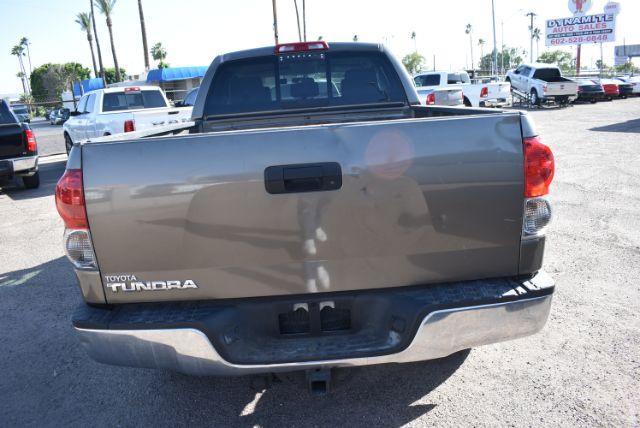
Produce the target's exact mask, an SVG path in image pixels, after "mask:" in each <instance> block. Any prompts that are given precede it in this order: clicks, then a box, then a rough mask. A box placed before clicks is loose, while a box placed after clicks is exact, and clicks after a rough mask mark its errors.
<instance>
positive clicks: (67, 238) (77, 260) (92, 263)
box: [64, 229, 97, 269]
mask: <svg viewBox="0 0 640 428" xmlns="http://www.w3.org/2000/svg"><path fill="white" fill-rule="evenodd" d="M64 251H65V253H66V254H67V257H68V258H69V260H70V261H71V263H73V265H74V266H75V267H77V268H80V269H96V268H97V265H96V257H95V254H94V252H93V245H92V244H91V235H90V234H89V231H88V230H86V229H65V231H64Z"/></svg>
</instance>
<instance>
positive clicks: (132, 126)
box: [124, 120, 136, 132]
mask: <svg viewBox="0 0 640 428" xmlns="http://www.w3.org/2000/svg"><path fill="white" fill-rule="evenodd" d="M135 130H136V123H135V122H134V121H133V120H125V121H124V132H133V131H135Z"/></svg>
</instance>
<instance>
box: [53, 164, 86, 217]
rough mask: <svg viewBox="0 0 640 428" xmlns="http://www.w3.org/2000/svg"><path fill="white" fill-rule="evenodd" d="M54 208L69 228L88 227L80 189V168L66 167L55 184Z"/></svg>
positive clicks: (82, 194)
mask: <svg viewBox="0 0 640 428" xmlns="http://www.w3.org/2000/svg"><path fill="white" fill-rule="evenodd" d="M56 208H57V209H58V213H59V214H60V217H62V220H64V224H65V225H66V226H67V227H68V228H70V229H88V228H89V223H88V222H87V211H86V210H85V203H84V193H83V190H82V170H81V169H68V170H66V171H65V172H64V174H63V175H62V177H60V180H58V185H57V186H56Z"/></svg>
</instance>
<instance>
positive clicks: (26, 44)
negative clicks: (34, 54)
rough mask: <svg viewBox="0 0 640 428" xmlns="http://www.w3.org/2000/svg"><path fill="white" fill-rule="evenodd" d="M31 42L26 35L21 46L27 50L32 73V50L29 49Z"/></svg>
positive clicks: (21, 41) (21, 40)
mask: <svg viewBox="0 0 640 428" xmlns="http://www.w3.org/2000/svg"><path fill="white" fill-rule="evenodd" d="M30 44H31V42H29V39H27V38H26V37H23V38H21V39H20V46H23V47H24V48H25V49H26V50H27V58H28V59H29V73H31V52H30V51H29V45H30ZM25 71H26V70H25Z"/></svg>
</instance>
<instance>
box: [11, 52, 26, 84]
mask: <svg viewBox="0 0 640 428" xmlns="http://www.w3.org/2000/svg"><path fill="white" fill-rule="evenodd" d="M11 55H15V56H17V57H18V65H19V66H20V73H19V74H20V76H19V77H20V80H21V81H22V91H23V92H24V93H25V94H26V93H27V92H28V86H27V78H26V76H27V73H26V71H25V69H24V63H23V62H22V57H23V56H24V46H22V45H15V46H14V47H13V48H11Z"/></svg>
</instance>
